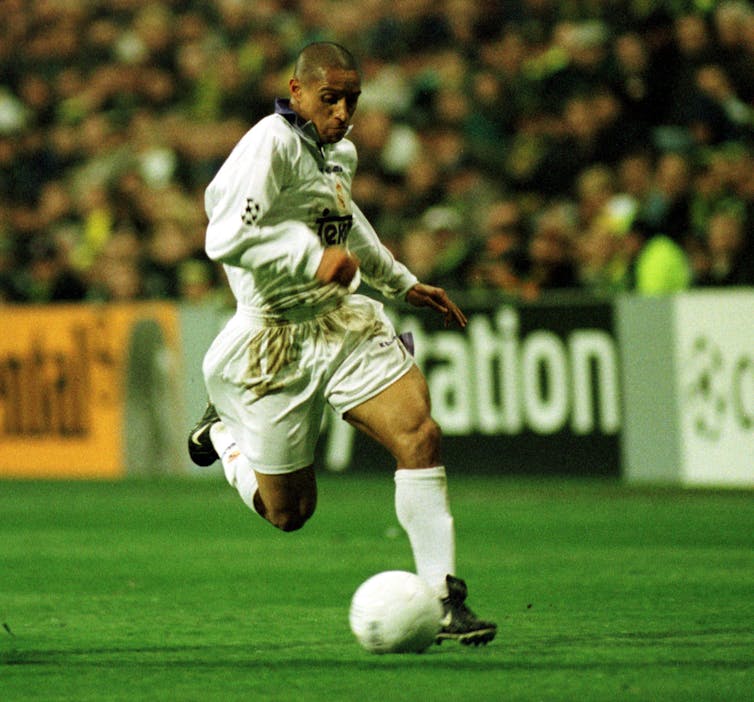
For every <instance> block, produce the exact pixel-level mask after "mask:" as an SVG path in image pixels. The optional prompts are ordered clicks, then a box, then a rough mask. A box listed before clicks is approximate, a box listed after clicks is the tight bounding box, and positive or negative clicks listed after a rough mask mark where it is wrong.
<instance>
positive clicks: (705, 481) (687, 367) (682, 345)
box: [673, 290, 754, 486]
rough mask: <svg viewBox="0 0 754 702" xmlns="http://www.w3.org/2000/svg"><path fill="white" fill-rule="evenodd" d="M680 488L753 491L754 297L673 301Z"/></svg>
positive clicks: (716, 295)
mask: <svg viewBox="0 0 754 702" xmlns="http://www.w3.org/2000/svg"><path fill="white" fill-rule="evenodd" d="M673 324H674V334H673V337H674V349H673V353H674V359H675V368H676V372H677V374H678V376H677V378H678V381H677V385H676V386H677V388H678V393H679V397H678V401H677V410H678V412H679V418H678V426H679V427H680V442H679V446H680V451H681V468H682V471H681V472H682V474H681V479H682V482H684V483H686V484H694V485H729V486H736V485H740V486H754V291H751V290H730V291H705V292H699V293H689V294H685V295H682V296H680V297H678V298H677V299H675V300H674V315H673Z"/></svg>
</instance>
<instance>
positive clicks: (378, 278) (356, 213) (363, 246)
mask: <svg viewBox="0 0 754 702" xmlns="http://www.w3.org/2000/svg"><path fill="white" fill-rule="evenodd" d="M348 248H349V249H350V250H351V251H352V252H353V253H354V254H356V256H358V257H359V261H360V262H361V274H362V277H363V279H364V282H366V283H367V284H368V285H369V286H370V287H372V288H374V289H375V290H378V291H379V292H381V293H382V294H383V295H385V296H386V297H394V298H399V297H403V296H404V295H405V294H406V293H407V292H408V290H409V289H410V288H411V287H412V286H414V285H415V284H416V283H417V282H418V280H417V278H416V276H415V275H414V274H413V273H411V271H409V270H408V268H406V266H404V265H403V264H402V263H401V262H400V261H396V259H395V257H394V256H393V254H392V253H390V251H389V250H388V249H387V248H386V247H385V245H384V244H383V243H382V242H381V241H380V239H379V237H378V236H377V233H376V232H375V231H374V229H373V227H372V225H371V224H370V223H369V221H368V220H367V218H366V217H365V216H364V213H363V212H362V211H361V210H360V209H359V208H358V207H357V206H356V204H353V228H352V229H351V234H350V236H349V239H348Z"/></svg>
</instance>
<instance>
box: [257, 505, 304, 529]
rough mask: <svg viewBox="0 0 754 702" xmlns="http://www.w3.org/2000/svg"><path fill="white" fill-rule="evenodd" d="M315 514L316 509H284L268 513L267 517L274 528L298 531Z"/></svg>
mask: <svg viewBox="0 0 754 702" xmlns="http://www.w3.org/2000/svg"><path fill="white" fill-rule="evenodd" d="M313 513H314V509H313V508H311V509H308V508H302V509H291V510H288V509H283V510H276V511H274V512H268V513H267V514H266V515H265V518H266V519H267V521H268V522H270V524H272V526H274V527H276V528H277V529H280V531H286V532H290V531H298V530H299V529H301V527H303V526H304V524H306V522H307V521H309V517H311V516H312V514H313Z"/></svg>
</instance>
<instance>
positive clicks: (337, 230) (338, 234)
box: [315, 209, 353, 246]
mask: <svg viewBox="0 0 754 702" xmlns="http://www.w3.org/2000/svg"><path fill="white" fill-rule="evenodd" d="M315 221H316V223H317V236H319V240H320V241H321V242H322V244H323V245H324V246H338V245H340V244H344V243H345V242H346V239H348V233H349V232H350V231H351V225H352V224H353V215H350V214H349V215H332V214H330V210H328V209H324V210H322V216H321V217H317V219H316V220H315Z"/></svg>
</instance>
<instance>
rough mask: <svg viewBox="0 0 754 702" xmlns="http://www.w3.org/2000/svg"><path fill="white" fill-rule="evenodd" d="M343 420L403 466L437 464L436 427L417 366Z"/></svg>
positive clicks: (354, 409) (437, 437)
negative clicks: (383, 447)
mask: <svg viewBox="0 0 754 702" xmlns="http://www.w3.org/2000/svg"><path fill="white" fill-rule="evenodd" d="M344 419H345V420H346V421H348V422H350V423H351V424H352V425H353V426H355V427H356V428H357V429H360V430H361V431H363V432H364V433H365V434H367V435H369V436H371V437H372V438H373V439H375V440H376V441H378V442H379V443H381V444H382V445H383V446H385V448H387V449H388V451H390V452H391V453H392V454H393V456H395V457H396V459H397V460H398V463H399V465H401V464H404V467H425V466H423V465H422V464H427V465H431V464H433V463H436V462H437V461H439V449H440V447H439V442H440V435H439V428H438V427H437V424H436V423H435V422H434V420H433V419H432V417H431V405H430V397H429V388H428V387H427V381H426V380H425V378H424V375H423V374H422V372H421V371H420V370H419V368H418V367H417V366H414V367H413V368H411V370H410V371H409V372H408V373H406V374H405V375H403V376H401V377H400V378H399V379H398V380H397V381H395V382H394V383H392V384H391V385H389V386H388V387H386V388H385V389H384V390H382V391H381V392H380V393H379V394H377V395H375V396H374V397H372V398H371V399H369V400H367V401H365V402H363V403H362V404H360V405H358V406H356V407H353V408H352V409H350V410H349V411H348V412H346V414H345V415H344Z"/></svg>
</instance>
